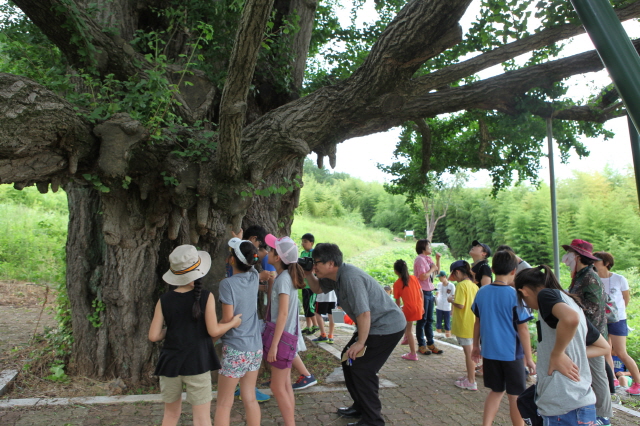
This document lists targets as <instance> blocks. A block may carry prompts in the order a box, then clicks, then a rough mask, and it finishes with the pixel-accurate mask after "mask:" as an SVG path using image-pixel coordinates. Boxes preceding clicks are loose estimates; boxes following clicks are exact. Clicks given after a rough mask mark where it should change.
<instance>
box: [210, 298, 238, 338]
mask: <svg viewBox="0 0 640 426" xmlns="http://www.w3.org/2000/svg"><path fill="white" fill-rule="evenodd" d="M241 316H242V314H238V315H236V316H234V317H233V318H232V319H231V321H229V322H226V323H219V322H218V316H217V315H216V301H215V299H214V297H213V294H211V293H209V298H208V299H207V306H206V307H205V310H204V319H205V323H206V324H207V332H208V333H209V336H211V337H216V336H222V335H223V334H224V333H226V332H227V331H229V330H231V329H232V328H237V327H238V326H239V325H240V324H241V323H242V320H241V319H240V317H241Z"/></svg>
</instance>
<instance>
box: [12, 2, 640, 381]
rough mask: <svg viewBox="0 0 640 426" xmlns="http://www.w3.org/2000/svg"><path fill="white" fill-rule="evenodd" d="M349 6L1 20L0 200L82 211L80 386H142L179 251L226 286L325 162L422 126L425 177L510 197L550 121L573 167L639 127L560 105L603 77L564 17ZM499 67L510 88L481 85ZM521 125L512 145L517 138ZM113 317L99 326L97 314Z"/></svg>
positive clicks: (72, 263)
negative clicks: (151, 336) (242, 239)
mask: <svg viewBox="0 0 640 426" xmlns="http://www.w3.org/2000/svg"><path fill="white" fill-rule="evenodd" d="M339 4H340V2H338V1H337V0H327V1H319V0H219V1H214V2H211V1H203V0H181V1H177V0H139V1H136V2H131V1H128V0H91V1H89V0H13V1H11V2H8V3H4V4H3V5H2V8H3V9H2V12H3V22H2V24H1V28H2V31H1V33H0V34H1V36H0V37H2V38H1V39H0V42H1V45H0V58H1V60H0V71H1V73H0V111H1V112H0V183H13V184H14V186H15V187H16V188H17V189H21V188H24V187H25V186H28V185H33V184H35V185H37V187H38V189H39V190H40V191H41V192H45V191H47V190H48V189H49V188H51V189H52V190H54V191H55V190H58V188H59V187H61V186H62V187H63V188H64V190H65V191H66V192H67V194H68V200H69V208H70V225H69V237H68V242H67V263H68V265H67V288H68V290H69V298H70V304H71V309H72V314H73V333H74V336H75V343H74V357H75V361H76V362H75V365H76V367H77V369H78V372H80V373H82V374H86V375H92V376H105V375H118V376H121V377H127V378H131V379H132V380H134V381H138V380H140V378H141V377H142V376H143V371H144V370H145V368H147V367H148V366H149V365H150V364H151V363H152V359H153V354H154V351H153V347H152V345H151V344H150V343H149V342H147V341H146V331H147V327H148V323H149V321H150V318H151V313H152V310H153V304H154V302H153V299H154V297H155V296H156V295H157V292H158V291H160V290H161V289H162V288H163V284H162V283H161V280H160V276H161V274H162V272H163V271H164V270H165V269H166V267H167V261H166V258H167V255H168V253H169V252H170V251H171V250H172V248H173V247H175V246H176V245H178V244H186V243H191V244H198V245H199V246H201V247H202V248H203V249H205V250H208V251H209V252H210V253H211V254H212V257H213V259H214V261H213V268H212V272H211V273H210V281H209V283H208V284H207V285H208V286H209V287H210V288H215V286H216V284H215V283H216V282H217V280H216V278H218V279H219V278H221V277H222V276H223V274H224V272H223V271H224V259H225V257H226V249H225V242H226V239H227V238H229V237H230V235H231V234H230V230H231V229H235V230H237V229H238V228H239V227H240V226H247V225H251V224H261V225H263V226H265V227H266V228H267V229H268V230H269V231H271V232H274V233H280V234H284V233H288V231H289V229H290V225H291V222H292V220H293V210H294V209H295V207H296V206H297V205H298V202H299V194H300V191H299V187H300V185H301V181H300V175H301V173H302V163H303V161H302V159H303V158H304V157H306V156H307V155H308V154H309V153H310V152H315V153H317V154H318V159H319V160H318V161H319V163H320V164H319V165H321V164H322V163H323V160H324V158H326V157H328V159H329V163H330V164H331V165H332V166H333V165H335V162H336V161H337V160H336V144H338V143H340V142H342V141H344V140H347V139H349V138H352V137H356V136H363V135H368V134H371V133H375V132H380V131H384V130H387V129H389V128H391V127H394V126H400V125H403V124H405V123H408V122H413V123H416V122H418V123H420V122H422V123H426V124H428V125H429V126H430V128H431V133H432V142H431V145H429V144H428V143H426V144H425V143H424V141H420V142H419V143H420V144H421V149H420V152H421V153H426V152H430V153H431V155H430V156H425V155H423V156H422V157H421V158H422V164H421V165H420V166H419V168H420V170H421V171H425V170H434V171H439V169H445V170H454V169H456V168H472V169H477V168H487V169H489V170H491V171H492V172H493V173H494V178H495V179H496V183H497V184H499V185H501V184H504V183H508V180H509V177H508V176H509V173H508V172H509V171H510V170H517V171H518V172H521V173H522V176H525V177H529V176H531V175H532V173H533V170H534V168H532V166H531V164H535V159H536V158H537V157H539V155H540V153H539V146H538V144H539V139H538V137H537V136H536V135H537V134H538V133H539V132H538V128H539V120H538V119H537V118H536V117H548V116H553V117H554V119H555V122H556V123H557V124H556V126H558V129H557V135H558V137H559V138H560V141H561V146H563V147H564V148H565V151H566V150H568V149H569V148H570V147H571V146H573V147H575V148H576V149H578V150H580V149H582V148H581V147H580V145H579V143H578V142H577V139H576V137H575V135H576V134H579V133H580V132H583V133H585V134H587V135H590V134H593V135H595V134H598V133H601V132H602V129H601V128H600V127H599V126H598V123H602V122H603V121H606V120H607V119H609V118H611V117H615V116H619V115H621V114H624V111H623V109H622V107H621V104H620V102H619V101H618V96H617V93H615V91H614V90H611V89H610V88H602V89H603V90H602V91H601V92H600V94H596V95H595V96H592V97H589V98H587V99H584V100H575V99H566V98H564V97H563V96H562V94H563V90H564V88H563V86H562V81H563V80H564V79H566V78H568V77H570V76H572V75H576V74H582V73H587V72H592V71H597V70H601V69H602V68H603V65H602V63H601V61H600V59H599V57H598V55H597V54H596V52H594V51H589V52H585V53H582V54H578V55H573V56H571V57H567V58H561V59H557V58H556V56H557V53H558V51H559V50H560V47H561V45H560V43H562V41H563V40H566V39H567V38H569V37H572V36H575V35H577V34H581V33H582V32H583V29H582V27H581V26H580V25H579V23H578V22H577V20H576V17H575V14H574V13H573V12H572V10H571V9H570V8H569V3H568V2H566V1H561V0H536V1H535V2H534V1H533V0H524V1H522V0H484V1H482V3H481V13H480V15H479V16H478V17H477V18H476V22H475V23H474V24H473V26H472V28H471V30H470V31H469V32H468V34H467V35H466V36H465V37H463V33H462V30H461V27H460V25H459V24H458V22H459V20H460V18H461V17H462V16H463V14H464V13H465V11H466V10H467V8H468V7H469V5H470V4H471V0H409V1H404V0H386V1H385V0H379V1H375V9H376V11H377V13H378V19H377V20H375V22H373V23H370V24H367V25H365V26H358V25H356V24H355V22H356V17H357V15H358V13H359V11H360V10H361V9H362V7H363V5H364V1H363V0H356V1H354V3H353V9H352V16H353V20H352V24H351V25H348V26H346V27H343V26H342V25H341V24H340V21H339V20H338V18H337V16H336V12H335V8H336V7H337V6H338V5H339ZM612 4H613V5H614V6H615V7H616V11H617V14H618V16H619V17H620V19H621V20H628V19H632V18H634V17H637V16H638V15H640V1H617V0H615V1H613V2H612ZM634 43H635V45H636V46H638V45H639V43H640V42H639V41H635V42H634ZM521 55H527V59H526V61H525V63H521V61H520V59H519V58H520V57H521ZM309 56H311V57H312V59H310V61H309V64H308V66H307V62H308V61H307V58H308V57H309ZM494 65H501V66H502V67H503V70H504V72H502V73H499V74H497V75H495V76H493V77H490V78H484V79H481V78H479V77H478V73H479V72H480V71H482V70H486V69H488V68H490V67H492V66H494ZM514 123H516V124H518V126H519V127H518V133H519V135H517V137H514V136H513V135H510V134H509V133H508V132H507V131H506V130H508V129H509V128H513V124H514ZM407 129H409V127H407ZM408 131H409V130H407V132H408ZM527 132H531V133H532V135H531V136H530V137H527V136H526V133H527ZM563 135H564V136H563ZM418 140H419V137H418V136H415V135H410V134H406V135H405V137H404V141H405V142H406V143H412V141H414V142H415V143H418ZM401 143H402V142H401ZM353 160H354V159H345V161H353ZM530 160H534V163H530V162H529V161H530ZM527 162H529V163H527ZM525 163H526V164H525ZM96 301H99V302H100V303H101V304H103V305H104V309H103V310H101V311H100V312H99V313H96V311H95V304H96ZM98 314H99V315H101V316H102V321H101V322H100V324H102V325H101V326H100V327H94V326H93V325H92V324H91V323H90V322H89V321H88V320H87V317H88V316H89V315H98Z"/></svg>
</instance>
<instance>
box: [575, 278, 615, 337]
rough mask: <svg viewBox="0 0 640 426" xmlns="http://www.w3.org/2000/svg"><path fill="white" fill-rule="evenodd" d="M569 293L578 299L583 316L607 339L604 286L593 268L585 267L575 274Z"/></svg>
mask: <svg viewBox="0 0 640 426" xmlns="http://www.w3.org/2000/svg"><path fill="white" fill-rule="evenodd" d="M569 293H571V294H575V295H576V296H578V297H579V298H580V301H581V303H582V306H583V308H584V315H585V316H586V317H587V319H588V320H589V321H591V324H593V325H594V326H595V327H596V328H597V329H598V330H599V331H600V334H602V336H603V337H604V338H605V339H607V338H608V336H609V333H608V331H607V318H606V304H605V292H604V285H602V281H601V280H600V277H599V276H598V273H597V272H596V270H595V268H594V267H593V266H587V267H586V268H582V269H581V270H579V271H578V272H576V276H575V277H574V278H573V280H572V281H571V286H569Z"/></svg>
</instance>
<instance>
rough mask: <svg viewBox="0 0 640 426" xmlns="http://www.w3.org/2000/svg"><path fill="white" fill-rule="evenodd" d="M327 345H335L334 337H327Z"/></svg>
mask: <svg viewBox="0 0 640 426" xmlns="http://www.w3.org/2000/svg"><path fill="white" fill-rule="evenodd" d="M327 343H331V344H332V345H333V344H334V343H335V342H334V341H333V337H327Z"/></svg>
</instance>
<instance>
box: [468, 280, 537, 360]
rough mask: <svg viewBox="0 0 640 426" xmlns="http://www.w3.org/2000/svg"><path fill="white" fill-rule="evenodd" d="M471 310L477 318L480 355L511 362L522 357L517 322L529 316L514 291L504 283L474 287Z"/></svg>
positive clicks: (526, 320) (527, 319)
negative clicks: (474, 292) (474, 297)
mask: <svg viewBox="0 0 640 426" xmlns="http://www.w3.org/2000/svg"><path fill="white" fill-rule="evenodd" d="M472 309H473V313H474V314H475V315H476V316H477V317H478V318H480V339H481V341H482V346H481V350H482V357H483V358H487V359H492V360H496V361H515V360H517V359H522V358H523V357H524V351H523V349H522V343H521V342H520V336H519V335H518V325H519V324H523V323H526V322H528V321H530V320H531V319H533V317H532V316H531V313H530V312H529V310H527V309H526V308H524V307H523V306H520V304H519V303H518V297H517V294H516V290H515V289H514V288H513V287H511V286H508V285H497V284H489V285H485V286H484V287H482V288H481V289H480V290H478V294H477V295H476V299H475V301H474V302H473V306H472Z"/></svg>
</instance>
